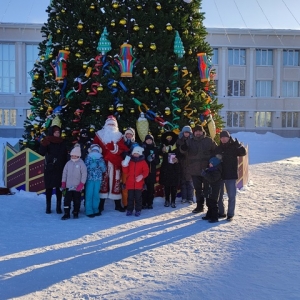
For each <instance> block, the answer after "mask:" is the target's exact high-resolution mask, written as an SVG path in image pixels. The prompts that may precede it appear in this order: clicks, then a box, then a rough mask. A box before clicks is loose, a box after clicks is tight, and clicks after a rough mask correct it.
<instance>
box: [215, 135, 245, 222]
mask: <svg viewBox="0 0 300 300" xmlns="http://www.w3.org/2000/svg"><path fill="white" fill-rule="evenodd" d="M215 153H216V154H221V155H222V179H223V182H222V184H221V189H220V196H219V203H218V204H219V217H223V218H224V217H226V214H225V206H224V199H223V195H224V185H225V187H226V192H227V195H228V210H227V220H228V221H232V219H233V216H234V211H235V202H236V200H235V198H236V180H237V179H238V156H245V155H246V154H247V151H246V148H245V147H244V146H243V145H242V144H241V143H240V142H239V141H238V140H237V139H233V138H232V137H231V136H230V134H229V132H228V131H226V130H224V131H222V132H221V133H220V145H219V146H218V147H217V148H216V149H215Z"/></svg>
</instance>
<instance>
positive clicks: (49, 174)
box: [39, 126, 68, 214]
mask: <svg viewBox="0 0 300 300" xmlns="http://www.w3.org/2000/svg"><path fill="white" fill-rule="evenodd" d="M60 135H61V130H60V128H59V127H58V126H52V127H50V129H49V135H48V136H46V137H45V138H44V139H43V140H42V141H41V145H40V148H39V153H40V154H41V155H43V156H45V167H44V183H45V189H46V214H50V213H51V198H52V192H53V188H55V194H56V212H57V213H58V214H61V213H62V210H61V199H62V192H61V190H60V186H61V180H62V172H63V169H64V166H65V164H66V162H67V159H68V150H67V146H66V142H65V140H64V139H62V138H61V136H60Z"/></svg>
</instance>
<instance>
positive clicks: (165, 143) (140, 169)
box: [61, 132, 222, 220]
mask: <svg viewBox="0 0 300 300" xmlns="http://www.w3.org/2000/svg"><path fill="white" fill-rule="evenodd" d="M185 136H186V137H188V135H187V134H185ZM177 137H178V136H177V134H175V133H174V132H166V133H164V134H163V136H162V143H161V147H160V148H159V149H158V148H157V147H156V145H155V143H154V138H153V136H152V135H150V134H149V135H147V136H146V137H145V140H144V142H143V144H142V146H139V145H138V144H135V145H134V146H133V147H131V149H130V152H128V153H125V155H124V156H125V157H124V160H123V161H122V173H123V177H122V178H123V183H124V184H123V189H124V190H127V193H128V194H127V205H126V210H127V212H126V215H127V216H130V215H132V214H133V212H134V211H135V212H134V214H135V216H137V217H138V216H140V214H141V211H142V209H146V208H147V209H152V208H153V199H154V185H155V183H156V166H157V165H158V164H159V163H160V156H161V157H162V163H161V169H160V178H159V183H160V184H162V185H163V186H164V192H165V204H164V206H165V207H168V206H171V207H172V208H175V207H176V204H175V199H176V195H177V188H178V186H180V184H181V183H184V184H186V182H185V179H184V180H183V181H182V178H180V175H181V173H182V172H183V168H182V167H180V163H179V160H180V161H181V162H182V161H184V157H181V158H180V151H179V149H180V147H177V146H178V145H177V143H176V142H177ZM80 157H81V151H80V146H79V145H75V147H74V148H73V149H72V151H71V153H70V160H69V161H68V162H67V163H66V165H65V167H64V170H63V176H62V185H61V187H62V189H63V190H65V199H64V215H63V217H62V220H66V219H69V218H70V210H71V201H73V202H74V210H73V215H74V218H78V213H79V209H80V201H81V192H82V190H83V189H85V211H86V215H87V216H88V217H90V218H92V217H95V216H99V215H101V210H99V203H100V199H99V191H100V188H101V183H102V176H103V173H105V172H106V164H105V162H104V159H103V157H102V154H101V148H100V147H99V146H98V145H97V144H92V145H91V146H90V148H89V150H88V155H87V156H86V158H85V160H84V161H83V160H82V159H80ZM221 171H222V170H221V160H220V158H218V157H213V158H211V159H210V161H209V166H208V168H207V169H206V170H203V172H202V174H201V176H203V177H204V178H205V179H206V182H207V186H205V187H204V193H205V194H206V195H205V197H206V203H207V207H208V211H207V215H206V216H205V217H203V219H204V220H217V219H218V205H217V199H218V197H217V195H215V193H216V192H217V191H218V190H219V189H220V185H221ZM190 184H191V183H190ZM190 189H191V190H192V189H193V186H192V184H191V188H190ZM182 190H183V189H182ZM182 196H183V198H184V197H188V198H189V199H188V200H189V201H190V202H191V201H192V197H193V195H192V191H189V193H188V196H184V195H182ZM183 202H185V200H183Z"/></svg>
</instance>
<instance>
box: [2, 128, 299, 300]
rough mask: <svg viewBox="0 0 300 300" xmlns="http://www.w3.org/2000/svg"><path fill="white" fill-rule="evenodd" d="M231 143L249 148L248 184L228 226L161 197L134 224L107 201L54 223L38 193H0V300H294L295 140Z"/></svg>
mask: <svg viewBox="0 0 300 300" xmlns="http://www.w3.org/2000/svg"><path fill="white" fill-rule="evenodd" d="M234 137H237V138H238V139H239V140H240V141H242V142H243V143H244V144H247V145H249V158H250V175H249V178H250V181H249V184H248V185H247V186H245V187H244V188H243V189H242V190H241V191H239V192H238V196H237V207H236V216H235V218H234V221H233V222H227V221H226V220H223V219H222V220H221V221H220V222H219V223H217V224H210V223H208V222H207V221H203V220H202V219H201V217H202V216H203V214H196V215H195V214H192V213H191V211H192V208H193V206H190V205H188V204H181V203H180V201H179V200H180V199H178V201H177V202H178V203H177V208H176V209H172V208H170V207H168V208H166V207H164V206H163V199H162V198H156V199H155V202H154V209H153V210H143V211H142V215H141V216H140V217H139V218H137V217H135V216H130V217H126V216H125V214H124V213H120V212H117V211H114V209H113V208H114V207H113V203H107V204H106V206H105V211H104V212H103V215H102V216H100V217H96V218H93V219H90V218H87V217H86V216H85V215H84V213H83V212H82V213H81V214H80V218H79V219H78V220H74V219H70V220H67V221H61V220H60V217H61V215H57V214H55V213H52V214H51V215H46V214H45V196H44V195H40V196H37V195H36V194H34V193H28V192H23V191H21V192H18V191H17V193H16V194H15V195H13V196H0V205H1V210H0V228H1V229H0V299H149V300H150V299H151V300H154V299H178V300H179V299H180V300H181V299H195V300H196V299H197V300H198V299H214V300H216V299H221V300H223V299H224V300H227V299H228V300H229V299H230V300H232V299H272V300H273V299H300V284H299V278H300V251H299V246H300V222H299V220H300V219H299V217H300V200H299V198H300V183H299V177H300V158H299V156H298V155H299V149H300V139H299V138H293V139H292V138H291V139H287V138H282V137H279V136H277V135H274V134H272V133H267V134H264V135H259V134H255V133H243V132H241V133H238V134H235V135H234ZM5 141H9V142H10V143H11V144H14V143H17V141H18V140H17V139H0V146H1V144H3V143H4V142H5ZM0 169H1V170H2V166H1V168H0ZM0 175H2V174H0ZM1 178H2V176H1ZM53 202H54V200H53Z"/></svg>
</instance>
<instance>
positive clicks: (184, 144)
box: [180, 141, 188, 151]
mask: <svg viewBox="0 0 300 300" xmlns="http://www.w3.org/2000/svg"><path fill="white" fill-rule="evenodd" d="M180 149H181V150H182V151H187V150H188V145H187V143H186V141H184V143H183V144H182V145H181V146H180Z"/></svg>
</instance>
